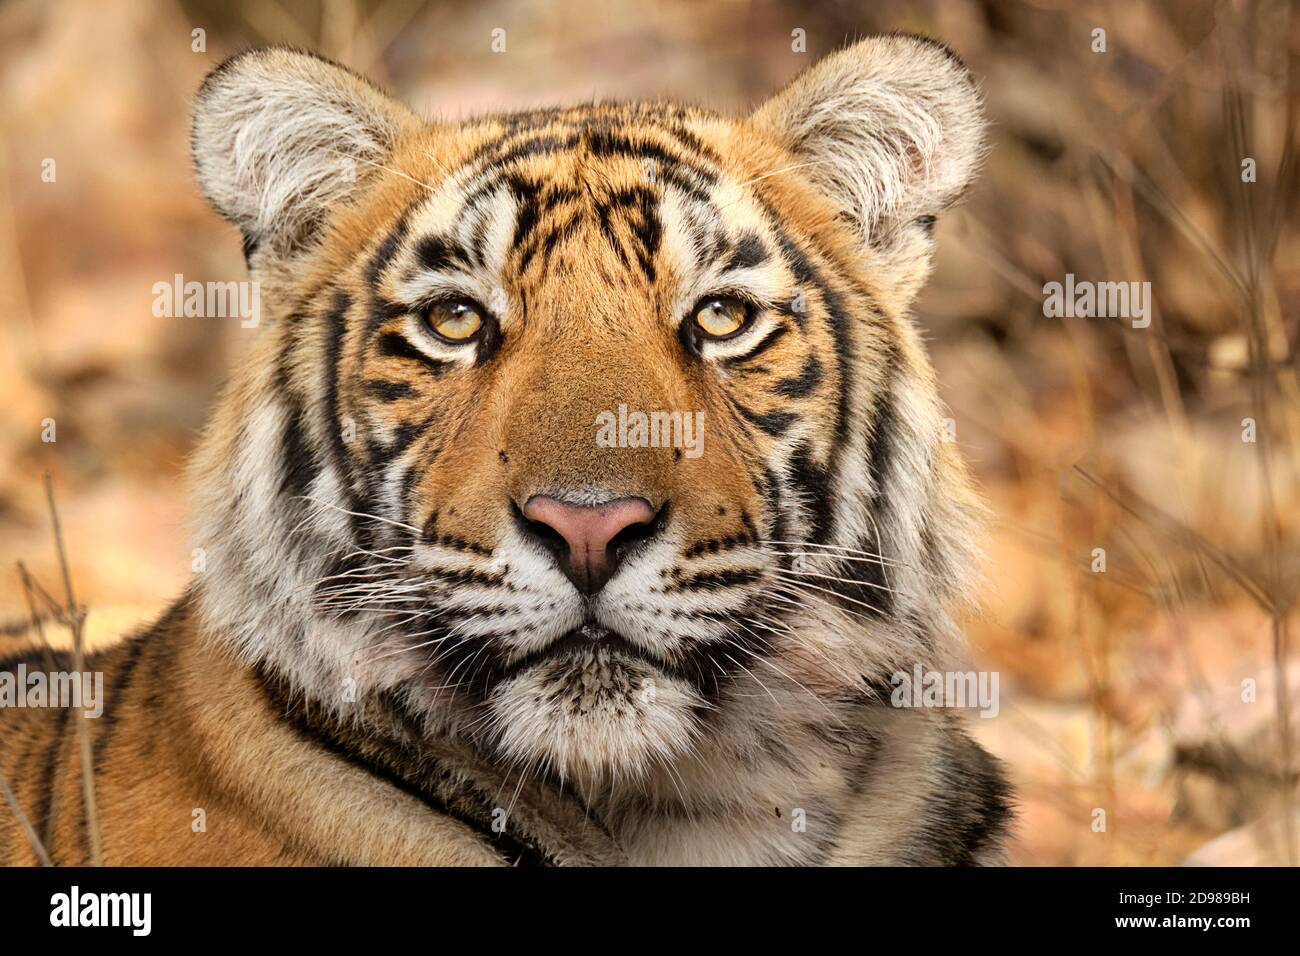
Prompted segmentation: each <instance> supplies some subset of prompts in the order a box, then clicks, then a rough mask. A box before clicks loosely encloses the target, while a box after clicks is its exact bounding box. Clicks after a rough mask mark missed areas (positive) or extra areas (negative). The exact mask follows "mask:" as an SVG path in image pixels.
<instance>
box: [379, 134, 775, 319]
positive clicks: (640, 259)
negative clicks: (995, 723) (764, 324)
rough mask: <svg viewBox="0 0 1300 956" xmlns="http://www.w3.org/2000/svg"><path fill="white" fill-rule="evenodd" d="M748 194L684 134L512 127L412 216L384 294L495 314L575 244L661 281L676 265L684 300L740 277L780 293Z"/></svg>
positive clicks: (758, 211) (757, 289) (768, 244)
mask: <svg viewBox="0 0 1300 956" xmlns="http://www.w3.org/2000/svg"><path fill="white" fill-rule="evenodd" d="M748 185H749V184H748V183H745V182H742V181H740V179H739V178H738V177H737V176H734V175H731V174H730V173H729V172H728V171H727V170H725V169H724V168H723V165H722V163H721V162H720V160H719V159H718V158H717V155H716V153H715V152H714V151H713V150H712V149H710V148H708V147H707V146H705V145H703V144H702V143H701V142H700V140H699V139H698V137H696V135H695V134H694V133H692V132H690V131H689V130H688V129H686V128H685V127H684V126H673V125H670V126H656V125H654V124H649V125H647V124H645V123H637V124H634V125H633V124H629V125H626V126H619V125H615V124H613V123H612V122H610V121H609V120H608V119H606V118H598V119H591V118H585V119H584V118H578V119H565V118H560V119H553V120H551V121H549V122H547V123H546V124H545V125H541V126H537V127H526V128H524V129H522V130H508V131H506V132H505V133H503V134H502V135H500V136H498V137H497V138H496V139H495V140H492V141H490V142H489V143H488V144H487V145H485V146H482V147H480V148H479V149H478V150H477V152H476V153H475V155H474V156H473V157H472V158H471V159H470V160H469V161H468V162H466V163H465V164H464V165H463V166H461V167H459V168H457V169H455V170H453V171H451V172H450V174H447V175H444V177H443V179H442V180H441V181H439V182H437V183H435V184H433V185H432V187H431V188H430V190H429V192H428V194H427V195H425V196H424V197H422V198H421V200H420V201H419V202H418V203H417V205H416V207H415V208H414V209H412V210H411V211H410V212H409V213H408V215H407V216H406V218H405V221H404V226H405V228H404V230H403V231H404V240H405V241H404V244H403V245H404V248H403V250H402V252H401V254H399V255H397V256H395V257H394V258H393V263H394V265H395V266H396V268H395V269H394V270H393V273H390V274H389V276H387V278H388V279H389V282H391V285H390V284H389V283H385V285H387V286H388V288H386V289H385V291H386V292H388V293H389V294H391V295H392V296H393V297H394V298H395V299H397V300H399V301H405V302H410V303H415V302H419V301H427V300H429V299H430V298H433V297H436V296H437V295H438V294H440V293H444V292H445V293H448V294H452V293H458V294H472V295H475V296H476V297H478V298H480V299H481V301H483V302H484V303H485V304H488V305H489V307H491V306H492V304H493V302H494V301H495V302H501V301H504V300H503V296H504V292H503V291H502V285H503V284H506V283H508V281H509V280H510V278H511V276H510V273H511V270H512V269H513V271H514V272H515V273H524V272H526V271H527V269H528V267H530V266H532V265H533V264H534V263H535V262H536V261H537V260H538V259H539V258H541V259H545V258H546V255H549V254H550V253H551V252H553V251H554V250H555V249H556V248H558V247H559V246H561V245H562V244H563V243H565V242H568V241H575V240H576V241H581V242H586V243H590V244H594V245H596V246H599V247H602V251H603V252H604V253H605V254H607V255H608V256H609V257H610V261H611V262H612V263H613V264H614V265H615V267H616V268H622V269H623V270H625V271H627V272H629V273H633V274H637V275H639V276H640V277H641V278H642V279H644V280H647V281H648V282H649V283H651V284H653V283H655V282H657V281H658V280H659V279H660V275H659V272H660V270H661V267H662V266H664V265H666V266H667V269H668V270H669V272H670V273H671V274H672V275H673V276H674V277H675V278H676V279H677V280H678V282H679V283H680V285H681V286H682V287H683V289H684V290H685V291H683V290H678V291H680V292H682V294H688V292H689V291H690V290H692V289H695V288H696V287H707V286H709V285H710V284H718V283H724V284H725V282H727V281H730V282H732V283H734V284H739V285H744V286H745V287H747V288H751V289H753V291H754V293H755V294H757V295H759V296H762V297H767V296H768V295H769V294H770V295H772V296H775V295H777V294H778V292H779V289H778V286H780V285H781V284H782V283H783V282H784V279H785V277H784V276H783V275H781V272H782V271H783V270H778V269H775V268H774V266H775V262H774V257H773V255H772V250H773V246H774V241H773V239H772V235H771V226H770V223H769V221H768V217H767V216H766V215H765V213H764V210H763V207H762V206H761V205H760V203H759V202H758V201H757V200H756V199H755V198H754V197H753V196H752V195H751V194H750V192H749V190H748V189H747V187H748ZM620 222H621V223H623V225H621V226H620ZM628 223H631V225H630V226H628V225H627V224H628ZM629 228H630V229H631V234H630V235H629V234H628V232H627V230H628V229H629ZM540 252H544V253H545V254H546V255H541V256H539V253H540ZM512 257H513V258H512ZM729 273H736V274H734V275H729ZM394 275H395V277H396V278H394ZM377 278H379V277H377Z"/></svg>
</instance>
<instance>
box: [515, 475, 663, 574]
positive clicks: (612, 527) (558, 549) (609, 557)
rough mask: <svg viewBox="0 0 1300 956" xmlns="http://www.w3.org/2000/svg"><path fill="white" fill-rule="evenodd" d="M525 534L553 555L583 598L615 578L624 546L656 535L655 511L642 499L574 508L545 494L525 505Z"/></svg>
mask: <svg viewBox="0 0 1300 956" xmlns="http://www.w3.org/2000/svg"><path fill="white" fill-rule="evenodd" d="M522 510H523V516H524V518H525V519H526V521H527V522H528V525H529V527H528V529H527V530H528V531H530V533H531V534H532V535H533V536H534V537H535V538H536V539H538V540H539V542H540V543H541V544H543V545H545V546H546V547H547V548H548V549H549V550H551V551H552V552H553V553H554V554H555V556H556V558H557V559H558V560H559V562H560V567H561V569H563V571H564V573H565V575H566V576H567V577H568V579H569V580H570V581H572V582H573V584H574V586H575V587H576V588H577V589H578V590H579V591H581V592H582V593H583V594H595V593H596V592H597V591H599V590H600V589H601V588H602V587H604V586H605V583H606V582H607V581H608V580H609V579H610V578H611V577H613V576H614V572H615V570H617V568H618V564H619V562H620V561H621V560H622V559H623V556H624V555H625V554H626V553H627V550H628V545H630V544H632V543H633V542H635V541H640V540H644V539H645V538H648V537H649V536H650V535H651V534H653V533H654V529H653V527H652V522H653V521H654V518H655V511H654V509H653V508H651V507H650V502H648V501H646V500H645V499H644V498H618V499H615V500H614V501H607V502H605V503H603V504H599V505H574V504H569V503H568V502H565V501H560V500H559V499H557V498H548V497H547V496H545V495H534V496H533V497H531V498H529V499H528V501H526V502H525V503H524V507H523V509H522Z"/></svg>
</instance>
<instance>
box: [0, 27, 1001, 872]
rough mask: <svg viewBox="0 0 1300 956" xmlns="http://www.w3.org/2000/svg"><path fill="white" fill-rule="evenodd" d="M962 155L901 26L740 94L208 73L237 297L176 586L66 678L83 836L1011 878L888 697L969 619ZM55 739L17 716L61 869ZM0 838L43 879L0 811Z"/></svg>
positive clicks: (992, 804) (930, 72) (969, 171)
mask: <svg viewBox="0 0 1300 956" xmlns="http://www.w3.org/2000/svg"><path fill="white" fill-rule="evenodd" d="M451 112H454V110H453V111H451ZM983 136H984V121H983V119H982V111H981V104H980V98H979V95H978V92H977V89H976V87H975V84H974V82H973V81H972V79H971V77H970V75H969V74H968V72H967V71H966V69H965V67H964V66H963V65H962V64H961V62H960V61H959V60H958V59H957V57H956V56H954V55H953V54H952V53H951V52H950V51H949V50H947V49H946V48H945V47H943V46H942V45H940V44H938V43H935V42H933V41H929V40H924V39H921V38H917V37H912V36H905V35H895V36H886V37H875V38H869V39H866V40H863V41H861V42H859V43H857V44H855V45H853V46H850V47H848V48H846V49H843V50H841V51H839V52H837V53H834V54H833V55H831V56H828V57H826V58H825V59H823V60H821V61H819V62H818V63H816V64H814V65H813V66H812V67H810V68H809V69H807V70H806V71H805V72H803V73H802V74H801V75H800V76H799V77H797V78H796V79H795V80H794V81H793V82H792V83H791V84H790V85H789V86H788V87H787V88H786V89H784V90H783V91H781V92H780V93H778V94H777V95H775V96H774V97H773V98H771V99H770V100H768V101H767V102H766V103H764V104H762V105H761V106H760V107H759V108H758V109H757V110H756V111H755V112H753V113H752V114H750V115H748V116H744V117H741V118H730V117H724V116H720V115H717V114H715V113H712V112H709V111H707V110H704V109H700V108H695V107H687V106H678V105H673V104H667V103H595V104H590V105H584V106H579V107H574V108H571V109H563V108H557V109H546V110H535V111H528V112H520V113H512V114H508V115H491V116H485V117H482V118H478V119H470V120H465V121H455V122H453V121H450V120H441V119H438V120H432V121H428V120H423V119H421V118H419V117H417V116H416V115H415V114H414V113H412V112H411V111H410V110H408V109H407V108H406V107H404V106H403V105H401V104H400V103H398V102H397V101H395V100H393V99H391V98H390V97H389V96H387V95H386V94H385V93H383V92H381V91H380V90H379V89H378V88H376V87H375V86H373V85H371V84H370V83H369V82H367V81H366V80H364V79H363V78H360V77H358V76H356V75H355V74H353V73H351V72H349V71H348V70H346V69H344V68H342V67H340V66H338V65H336V64H333V63H330V62H328V61H325V60H322V59H319V58H317V57H315V56H312V55H309V54H306V53H302V52H297V51H293V50H287V49H278V48H273V49H260V50H252V51H249V52H246V53H243V54H240V55H238V56H236V57H234V58H232V59H230V60H228V61H226V62H225V63H224V64H222V65H221V66H220V67H218V68H217V69H216V70H215V71H214V72H213V73H212V74H211V75H210V76H209V77H208V78H207V80H206V81H205V82H204V84H203V86H202V88H201V89H200V91H199V93H198V96H197V99H196V104H195V110H194V124H193V135H192V146H193V158H194V165H195V169H196V175H197V179H198V182H199V185H200V187H201V188H202V191H203V192H204V194H205V195H206V196H207V198H208V199H209V200H210V201H211V203H212V204H213V206H214V207H215V208H216V210H217V211H218V212H219V213H221V214H222V215H223V216H224V217H225V218H226V219H227V220H229V221H230V222H231V223H232V224H233V225H235V226H236V227H238V229H239V231H240V232H241V234H242V237H243V247H244V252H245V256H246V259H247V263H248V269H249V274H250V279H251V281H254V282H256V283H257V284H258V290H259V293H260V301H261V303H262V308H263V315H262V316H261V317H260V319H261V321H260V322H259V328H258V329H257V331H256V333H255V334H254V335H255V338H254V339H253V341H252V343H251V345H250V347H249V349H248V350H247V353H246V355H245V356H244V357H243V358H242V359H241V360H240V362H239V364H238V366H237V368H236V369H235V372H234V375H233V378H232V381H231V382H230V384H229V386H228V387H227V388H226V390H225V392H224V394H223V396H222V398H221V399H220V401H219V404H218V406H217V408H216V410H215V412H214V415H213V417H212V419H211V421H210V423H209V425H208V428H207V430H206V432H205V434H204V436H203V438H202V440H201V442H200V444H199V447H198V449H197V452H196V454H195V457H194V460H193V463H192V472H191V475H192V482H193V486H194V491H193V500H194V509H193V513H194V537H193V547H194V548H195V549H196V553H200V552H198V551H197V549H201V554H202V556H203V561H202V569H201V570H198V571H196V573H195V575H194V578H193V581H192V583H191V585H190V587H189V588H188V590H187V592H186V593H185V595H184V596H183V597H182V598H181V599H180V600H178V601H177V602H176V603H175V604H174V605H173V606H172V607H171V608H170V610H169V611H168V612H167V613H166V615H165V616H164V617H163V618H162V619H161V620H160V621H159V622H158V623H156V624H155V625H154V626H152V627H151V628H149V629H148V630H146V631H144V632H143V633H141V634H137V635H135V636H134V637H132V638H129V639H128V640H126V641H124V642H122V643H121V644H120V645H117V646H115V647H113V648H111V649H109V650H107V651H105V652H104V653H103V654H101V655H99V656H98V657H97V658H96V659H95V660H94V661H93V662H92V665H91V666H92V667H93V668H94V669H96V670H101V671H103V673H104V675H105V684H106V694H105V697H106V699H105V715H104V718H103V719H101V720H98V721H89V722H88V724H89V726H90V733H91V735H92V753H93V763H94V770H95V787H96V792H97V796H98V803H99V815H100V818H101V829H102V841H103V856H104V859H105V861H106V862H108V863H110V864H113V863H117V864H162V865H168V864H260V865H269V864H282V863H284V864H322V863H324V864H334V863H347V864H438V865H469V864H484V865H493V864H508V865H509V864H519V863H535V864H548V865H549V864H564V865H625V864H703V865H715V864H755V865H768V864H920V865H938V864H983V863H997V862H1002V861H1003V858H1004V855H1005V845H1006V840H1007V832H1008V827H1009V819H1010V809H1009V806H1010V793H1009V789H1008V787H1007V784H1006V783H1005V781H1004V778H1003V774H1002V771H1001V769H1000V767H999V766H998V764H997V762H996V761H995V760H994V759H993V758H992V757H990V756H989V755H987V754H986V753H985V752H984V751H983V750H982V749H980V748H979V747H978V746H977V745H976V744H974V743H973V742H972V741H971V740H970V739H969V738H968V737H967V735H966V734H965V732H964V731H963V730H962V728H961V725H960V721H959V720H958V719H957V717H955V716H954V715H953V714H952V713H951V712H950V711H945V710H936V709H926V708H898V707H894V706H891V700H890V698H891V694H890V689H891V682H892V681H894V677H893V675H896V674H898V673H900V672H901V673H904V674H911V673H913V672H914V668H916V667H923V668H925V669H942V668H945V667H953V666H956V664H957V662H958V661H960V659H961V636H960V631H959V629H958V627H957V625H956V623H955V620H954V615H955V614H957V613H959V612H960V610H961V609H962V607H963V606H964V605H965V604H968V603H969V602H970V600H971V589H972V583H971V582H972V580H973V575H974V566H975V563H976V547H975V541H976V539H977V537H978V534H979V530H978V529H979V524H980V519H981V507H980V505H979V503H978V499H977V497H976V496H975V495H974V493H973V491H972V489H971V485H970V482H969V479H968V477H967V474H966V470H965V468H964V465H963V464H962V462H961V460H960V459H959V457H958V456H957V454H956V453H955V451H954V446H953V445H952V444H951V443H948V442H945V441H944V440H943V422H944V415H945V412H944V410H943V407H942V405H941V404H940V402H939V399H938V397H937V391H936V385H935V380H934V373H933V371H932V369H931V366H930V364H929V361H928V359H927V357H926V354H925V351H924V348H923V346H922V342H921V335H920V333H919V331H918V329H917V327H916V326H915V325H914V323H913V320H912V319H911V318H910V308H911V303H912V301H913V299H914V298H915V296H916V294H917V292H918V290H919V289H920V287H921V285H922V283H923V282H924V280H925V278H926V276H927V274H928V272H929V269H930V263H931V256H932V250H933V239H932V227H933V224H934V222H935V218H936V217H937V216H938V215H940V214H941V213H942V212H943V211H944V210H945V209H946V208H948V207H949V206H951V205H952V204H953V203H954V202H955V201H956V200H957V199H958V198H959V197H960V196H961V195H962V193H963V192H964V191H965V189H966V188H967V186H968V185H969V184H970V182H971V181H972V179H973V177H974V176H975V174H976V172H977V167H978V165H979V162H980V159H981V155H982V152H983V149H984V140H983ZM251 334H252V333H251ZM627 410H631V412H630V413H629V412H627ZM635 414H640V415H641V416H642V417H641V418H638V419H636V427H635V428H631V429H629V428H626V427H621V426H620V429H619V430H618V432H619V439H618V440H617V441H611V440H603V441H598V440H597V438H598V435H599V434H600V433H601V429H602V423H604V424H605V425H608V423H609V422H610V421H612V420H613V418H612V416H620V423H621V425H622V424H624V423H625V422H626V420H627V418H628V416H629V415H635ZM674 416H676V417H674ZM684 426H693V427H694V431H693V432H692V433H691V434H690V436H688V437H687V438H686V439H685V440H684V439H683V428H684ZM684 445H687V446H688V450H689V451H690V453H689V454H685V453H683V452H684V448H683V446H684ZM38 660H39V655H35V654H31V655H26V656H24V655H23V654H20V653H17V652H10V653H9V654H8V659H7V660H6V662H5V666H6V667H12V666H14V665H15V664H16V663H18V662H20V661H26V662H27V663H28V664H29V665H30V664H32V663H33V662H36V661H38ZM65 663H66V662H65ZM75 728H76V721H74V720H69V719H68V717H67V713H66V712H51V711H44V712H37V711H34V710H24V711H3V712H0V765H3V769H4V772H5V774H6V775H7V777H8V778H9V779H10V780H11V781H14V782H15V785H16V791H17V795H18V797H19V801H20V803H21V805H22V806H23V807H24V808H25V811H26V813H27V816H28V817H29V818H30V819H31V822H32V825H33V828H34V830H35V832H36V833H37V834H39V835H40V836H41V837H42V838H43V839H44V841H45V844H46V849H47V850H48V851H49V853H50V854H51V856H52V857H53V859H54V860H55V861H56V862H59V863H81V862H86V861H87V860H89V859H90V856H91V840H90V838H89V836H88V834H87V826H86V823H85V817H84V814H83V813H82V811H81V789H82V787H81V780H80V773H81V770H80V762H79V757H78V752H77V751H78V748H77V747H76V746H74V744H73V741H74V739H75ZM200 819H201V820H202V821H203V824H202V826H199V825H198V824H197V823H196V821H198V820H200ZM0 858H2V859H6V860H8V861H10V862H33V861H34V860H35V859H36V857H35V855H34V850H33V849H32V847H31V846H30V845H29V842H28V841H27V840H26V839H25V838H24V836H23V835H22V833H21V832H20V831H19V829H18V828H17V825H16V824H15V823H14V822H13V821H11V820H9V819H7V818H4V817H0Z"/></svg>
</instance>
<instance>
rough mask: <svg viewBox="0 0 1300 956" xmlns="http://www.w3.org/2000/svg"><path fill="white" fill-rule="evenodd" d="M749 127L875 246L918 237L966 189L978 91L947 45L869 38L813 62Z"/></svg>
mask: <svg viewBox="0 0 1300 956" xmlns="http://www.w3.org/2000/svg"><path fill="white" fill-rule="evenodd" d="M753 121H754V122H755V123H756V124H758V125H759V126H760V127H763V128H766V129H768V130H770V131H772V132H774V133H775V134H776V135H777V136H778V137H779V138H780V139H781V140H782V141H783V142H784V143H785V144H786V146H787V148H789V149H790V150H792V151H793V152H794V153H795V154H796V155H797V156H799V157H802V158H803V159H804V160H805V161H806V162H807V163H808V164H809V165H808V166H807V168H806V169H805V170H804V172H805V173H806V174H807V176H808V177H809V178H810V179H811V180H812V181H813V182H814V183H815V184H817V185H818V186H819V187H820V188H821V189H822V191H823V192H825V193H826V194H828V195H829V197H830V198H831V199H833V200H834V201H835V202H836V203H837V204H839V206H840V207H841V208H842V210H843V211H844V212H845V213H846V214H848V215H849V216H850V217H851V218H852V219H853V220H854V221H855V222H856V223H857V225H858V226H859V228H860V230H861V233H862V238H863V239H864V241H866V242H867V243H870V244H872V245H877V246H879V245H884V244H888V243H889V242H890V241H891V235H892V233H893V232H894V231H895V230H897V229H898V228H899V227H901V226H906V225H908V224H912V223H917V224H919V225H920V227H921V228H922V229H925V228H926V227H927V226H928V222H927V220H928V221H929V222H932V221H933V220H932V218H931V217H933V216H935V215H936V214H937V213H938V212H940V211H941V210H942V209H944V208H945V207H947V206H948V205H950V204H951V203H952V202H953V201H955V200H956V199H957V198H958V197H959V196H960V195H961V193H962V191H963V190H965V188H966V187H967V186H968V185H970V183H971V181H972V180H973V179H974V178H975V174H976V172H977V171H978V169H979V164H980V160H981V159H982V157H983V153H984V126H985V123H984V116H983V109H982V107H981V103H980V95H979V91H978V90H977V89H976V88H975V83H974V81H973V80H972V78H971V75H970V73H969V72H968V71H967V69H966V67H965V66H964V65H963V64H962V62H961V61H960V60H959V59H958V58H957V56H956V54H954V53H953V52H952V51H950V50H949V49H948V48H947V47H945V46H944V45H943V44H941V43H938V42H936V41H933V40H927V39H924V38H922V37H917V36H908V35H893V36H882V37H871V38H869V39H866V40H863V41H861V42H859V43H856V44H854V45H853V46H851V47H848V48H846V49H844V50H840V51H838V52H836V53H833V54H831V55H830V56H827V57H825V58H824V59H822V60H819V61H818V62H817V63H815V64H813V66H811V67H809V69H807V70H806V71H804V72H803V73H802V74H800V75H799V76H798V77H796V78H795V80H794V81H793V82H791V83H790V85H789V86H787V87H786V88H785V89H784V90H782V91H781V92H780V93H778V94H777V95H776V96H774V97H773V98H772V99H770V100H768V101H767V102H766V103H765V104H763V106H761V107H760V108H759V110H758V111H757V112H756V113H755V114H754V117H753Z"/></svg>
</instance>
